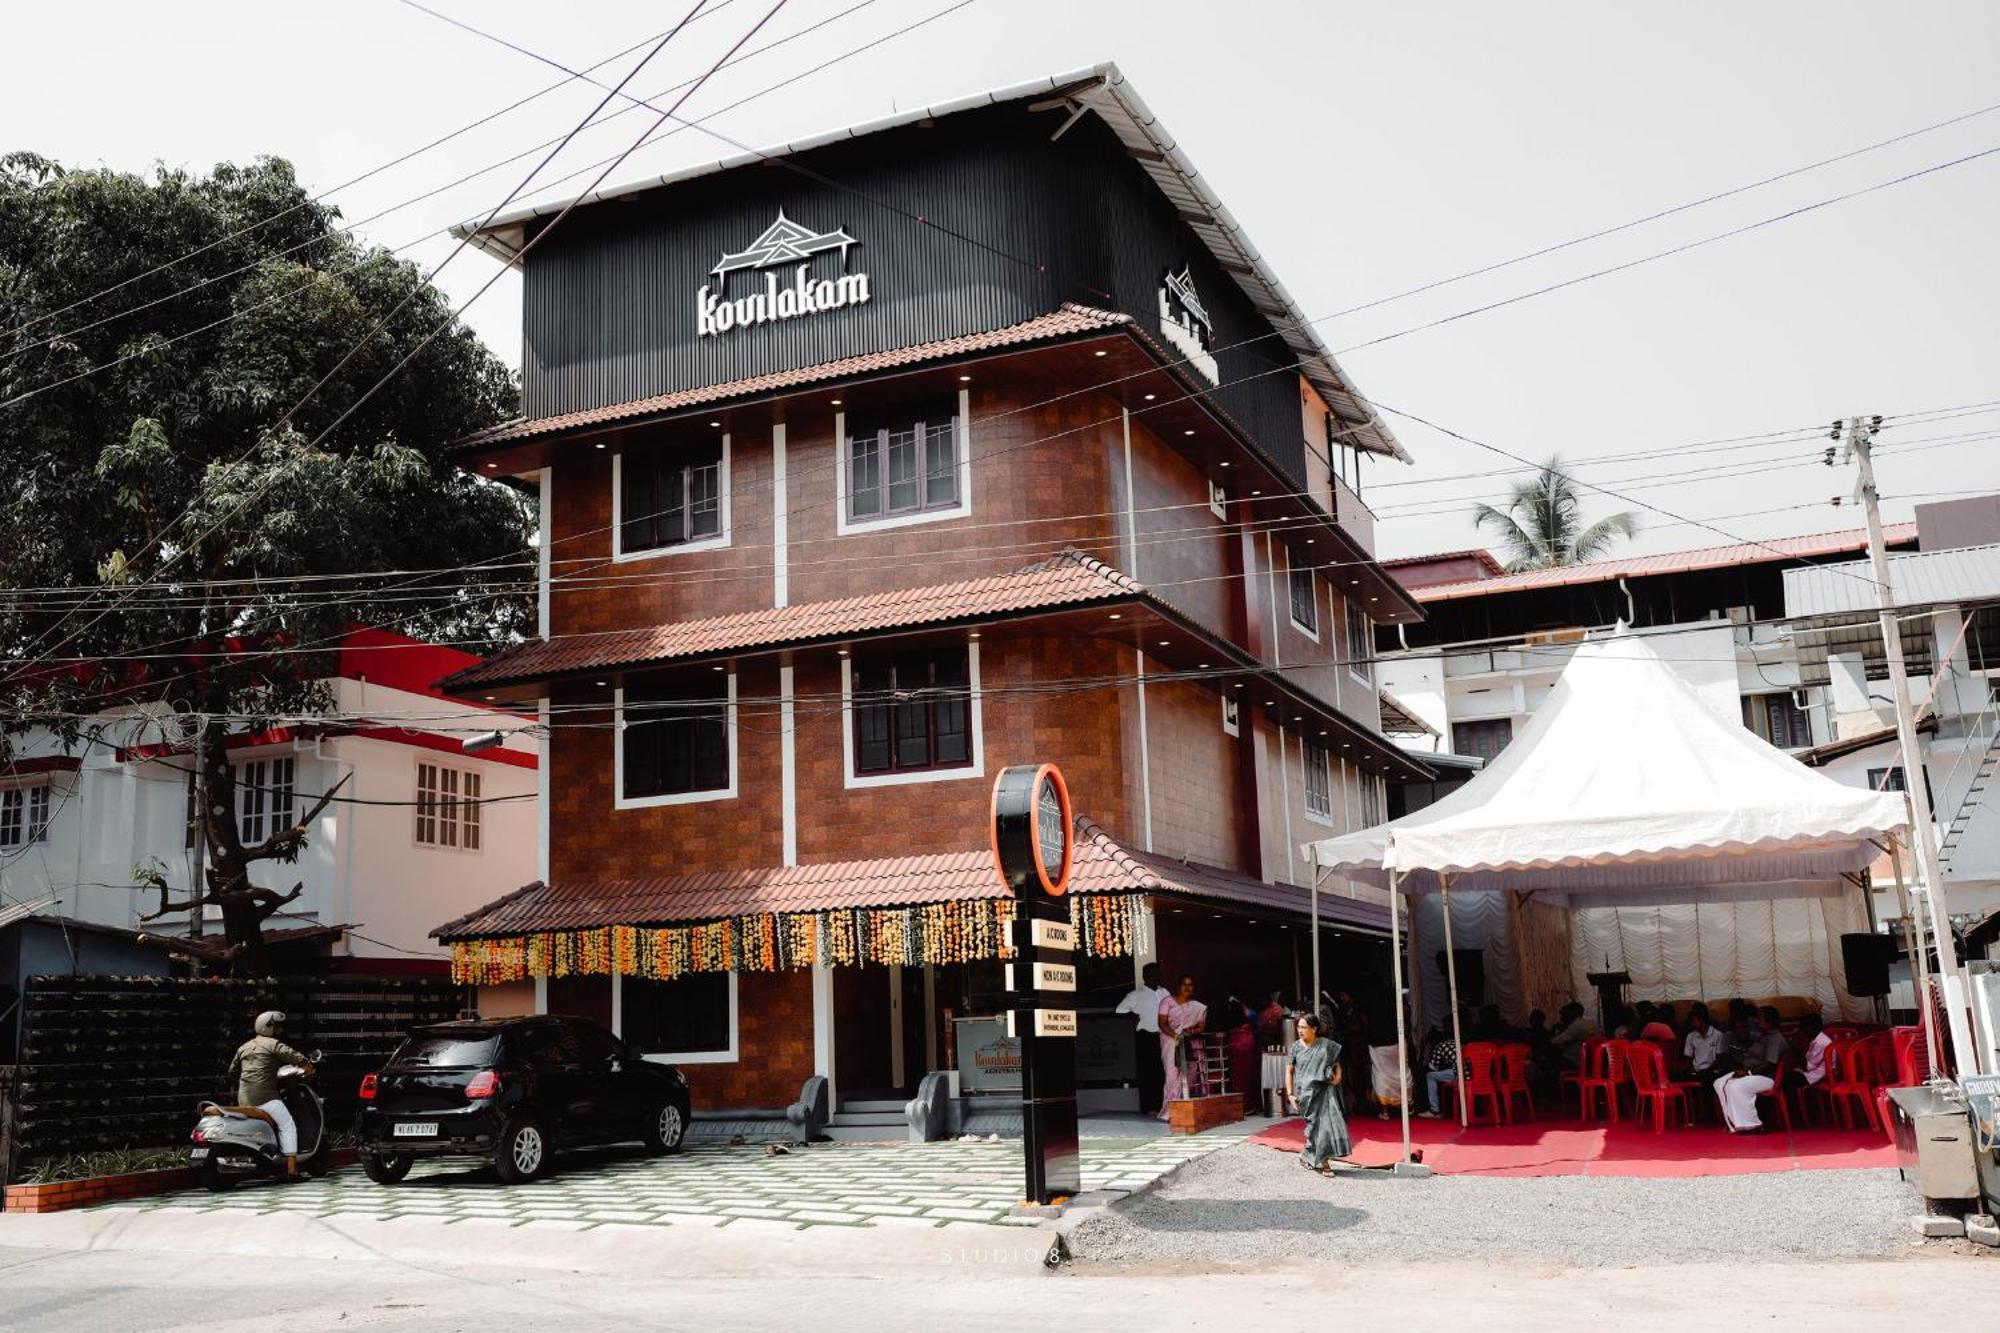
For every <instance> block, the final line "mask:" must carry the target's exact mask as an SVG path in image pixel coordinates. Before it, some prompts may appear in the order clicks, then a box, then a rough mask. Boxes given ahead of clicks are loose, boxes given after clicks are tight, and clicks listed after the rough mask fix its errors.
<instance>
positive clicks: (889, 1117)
mask: <svg viewBox="0 0 2000 1333" xmlns="http://www.w3.org/2000/svg"><path fill="white" fill-rule="evenodd" d="M827 1123H829V1124H834V1125H907V1124H909V1123H910V1122H909V1121H908V1120H906V1119H904V1118H903V1113H902V1112H901V1111H894V1112H891V1111H858V1112H857V1111H841V1112H838V1113H836V1114H835V1115H834V1117H833V1119H832V1120H830V1121H828V1122H827Z"/></svg>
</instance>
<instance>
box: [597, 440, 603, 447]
mask: <svg viewBox="0 0 2000 1333" xmlns="http://www.w3.org/2000/svg"><path fill="white" fill-rule="evenodd" d="M597 447H598V448H600V449H602V448H603V447H604V441H602V440H599V441H598V442H597Z"/></svg>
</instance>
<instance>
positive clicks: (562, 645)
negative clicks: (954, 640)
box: [443, 549, 1145, 690]
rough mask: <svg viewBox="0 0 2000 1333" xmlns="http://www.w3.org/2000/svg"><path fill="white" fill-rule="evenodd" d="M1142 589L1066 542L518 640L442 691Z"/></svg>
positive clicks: (1066, 603)
mask: <svg viewBox="0 0 2000 1333" xmlns="http://www.w3.org/2000/svg"><path fill="white" fill-rule="evenodd" d="M1143 592H1145V588H1144V587H1143V586H1141V585H1140V584H1138V583H1136V582H1134V581H1133V580H1132V579H1129V578H1127V577H1126V576H1125V575H1123V574H1121V573H1119V572H1118V571H1117V570H1115V569H1112V568H1111V567H1110V566H1108V565H1106V564H1104V563H1102V562H1101V561H1098V560H1093V559H1091V558H1090V557H1089V556H1087V555H1084V554H1083V553H1082V552H1080V551H1077V550H1074V549H1072V550H1065V551H1061V552H1059V553H1057V554H1056V555H1053V556H1051V557H1049V558H1048V559H1046V560H1043V561H1040V562H1038V563H1036V564H1033V565H1029V566H1028V567H1027V568H1025V569H1020V570H1016V571H1015V572H1013V573H1011V574H995V575H991V576H989V577H986V578H978V579H965V580H962V581H960V582H958V583H938V584H930V585H928V586H925V587H920V588H902V589H898V590H896V591H894V592H878V593H869V594H867V595H865V596H861V597H841V598H836V599H835V600H833V601H827V602H805V603H802V604H800V605H797V606H777V607H765V608H761V609H759V610H756V611H739V612H737V613H736V614H734V615H727V616H711V617H709V618H707V619H705V620H682V621H676V622H674V623H672V624H667V625H652V626H648V627H646V628H644V629H634V630H617V631H612V632H609V633H600V634H579V635H572V636H567V637H557V638H554V639H548V640H541V641H537V642H533V643H526V644H522V645H521V646H520V647H518V648H514V649H510V650H509V651H507V652H504V653H501V654H499V655H498V656H496V657H493V658H489V659H488V660H487V661H485V662H482V663H480V664H478V665H477V666H474V667H470V668H468V669H467V670H464V671H461V672H459V673H458V674H457V675H454V676H452V677H450V678H449V679H447V680H446V681H445V682H444V683H443V684H444V688H445V689H447V690H464V689H471V688H474V687H478V686H489V687H490V686H493V685H497V684H502V683H512V682H524V681H536V680H543V679H546V678H548V677H550V676H556V675H562V674H564V673H566V672H571V671H603V670H610V669H615V668H618V667H626V666H635V665H638V664H640V663H647V662H671V661H674V660H676V659H679V658H687V657H695V656H700V655H704V654H708V653H726V652H741V651H747V650H750V649H757V648H770V647H775V646H777V645H780V644H794V643H808V642H812V641H814V640H823V639H829V638H838V637H843V636H847V635H853V634H868V633H874V632H878V631H881V630H890V629H903V628H907V627H910V626H917V625H927V624H936V623H944V622H949V621H963V620H968V619H976V618H979V617H982V616H989V615H998V614H1006V613H1009V612H1017V611H1039V610H1045V609H1048V608H1051V607H1062V606H1071V605H1075V604H1078V603H1084V602H1095V601H1102V600H1112V599H1120V598H1129V597H1133V596H1137V595H1139V594H1141V593H1143Z"/></svg>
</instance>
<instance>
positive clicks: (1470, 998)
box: [1437, 949, 1486, 1006]
mask: <svg viewBox="0 0 2000 1333" xmlns="http://www.w3.org/2000/svg"><path fill="white" fill-rule="evenodd" d="M1452 953H1454V954H1456V955H1457V956H1458V1002H1459V1003H1460V1004H1461V1005H1468V1004H1469V1005H1475V1006H1476V1005H1482V1004H1485V1003H1486V950H1484V949H1453V950H1452ZM1437 969H1438V975H1439V976H1444V975H1446V973H1445V966H1444V950H1443V949H1439V950H1438V951H1437Z"/></svg>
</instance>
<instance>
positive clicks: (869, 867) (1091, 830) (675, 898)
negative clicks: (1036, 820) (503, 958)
mask: <svg viewBox="0 0 2000 1333" xmlns="http://www.w3.org/2000/svg"><path fill="white" fill-rule="evenodd" d="M1076 835H1077V842H1076V846H1077V855H1076V867H1075V872H1074V874H1073V876H1072V878H1071V880H1070V886H1071V889H1072V891H1073V892H1077V893H1163V894H1173V895H1180V896H1186V897H1195V898H1203V899H1207V900H1211V901H1216V902H1223V903H1231V904H1235V905H1238V906H1247V907H1257V908H1270V909H1277V910H1283V911H1293V912H1304V911H1306V910H1307V907H1308V895H1307V893H1306V891H1305V890H1304V889H1300V888H1297V887H1295V886H1292V885H1286V884H1266V883H1264V882H1263V881H1262V880H1258V879H1252V878H1250V877H1249V876H1247V875H1239V874H1237V873H1235V872H1233V871H1228V870H1222V869H1218V868H1217V867H1214V866H1202V865H1195V864H1191V863H1185V862H1178V861H1174V860H1171V859H1169V858H1166V857H1161V856H1155V855H1149V854H1147V853H1143V852H1134V851H1131V850H1129V849H1127V848H1126V847H1124V846H1123V845H1121V844H1120V843H1119V842H1118V841H1117V840H1116V839H1114V838H1113V837H1112V836H1111V835H1110V833H1108V832H1106V831H1105V829H1104V828H1103V827H1102V826H1101V825H1099V824H1098V823H1097V822H1096V821H1095V820H1093V819H1091V818H1090V817H1089V816H1087V815H1079V816H1078V817H1077V821H1076ZM1004 896H1005V894H1004V893H1003V892H1002V891H1001V889H1000V886H999V883H998V880H997V876H996V875H995V873H994V870H993V854H992V853H991V852H990V851H988V850H985V849H980V850H976V851H964V852H944V853H938V854H935V855H931V856H906V857H890V858H886V859H881V860H872V861H832V862H826V863H822V864H819V865H806V866H765V867H759V868H757V869H754V870H717V871H710V872H707V873H705V874H699V875H676V876H668V877H661V878H657V879H631V880H597V881H588V880H575V881H566V882H563V883H558V884H542V883H539V882H538V883H534V884H529V885H527V886H526V887H525V888H521V889H517V890H515V891H514V892H513V893H510V894H508V895H507V896H506V897H504V898H500V899H498V900H496V901H494V902H491V903H488V904H487V905H486V906H484V907H481V908H479V909H478V910H476V911H473V912H470V913H467V914H466V915H465V916H462V917H459V918H458V919H456V920H454V921H448V922H446V923H445V924H444V925H442V926H439V927H438V928H437V929H436V930H433V931H432V932H431V934H432V935H434V936H436V937H437V938H439V939H442V940H456V939H477V938H482V937H492V936H506V935H525V934H531V933H535V932H538V931H552V930H587V929H591V928H594V927H597V926H612V925H621V926H659V925H671V924H685V923H691V922H700V921H715V920H721V919H724V918H727V917H735V916H748V915H753V914H757V913H763V912H772V913H781V912H816V911H826V910H832V909H839V908H855V907H913V906H917V905H919V904H922V903H939V902H956V901H961V900H966V899H982V898H1000V897H1004ZM1321 914H1322V916H1324V917H1325V918H1326V919H1328V920H1342V921H1348V922H1350V923H1352V924H1355V925H1364V926H1386V925H1387V924H1388V919H1389V918H1388V913H1387V912H1386V910H1384V909H1381V908H1376V907H1374V906H1372V905H1371V904H1367V903H1363V902H1358V901H1354V900H1351V899H1347V898H1344V897H1340V896H1338V895H1335V894H1331V893H1329V894H1324V895H1322V897H1321ZM1378 917H1379V920H1378V919H1377V918H1378Z"/></svg>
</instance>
